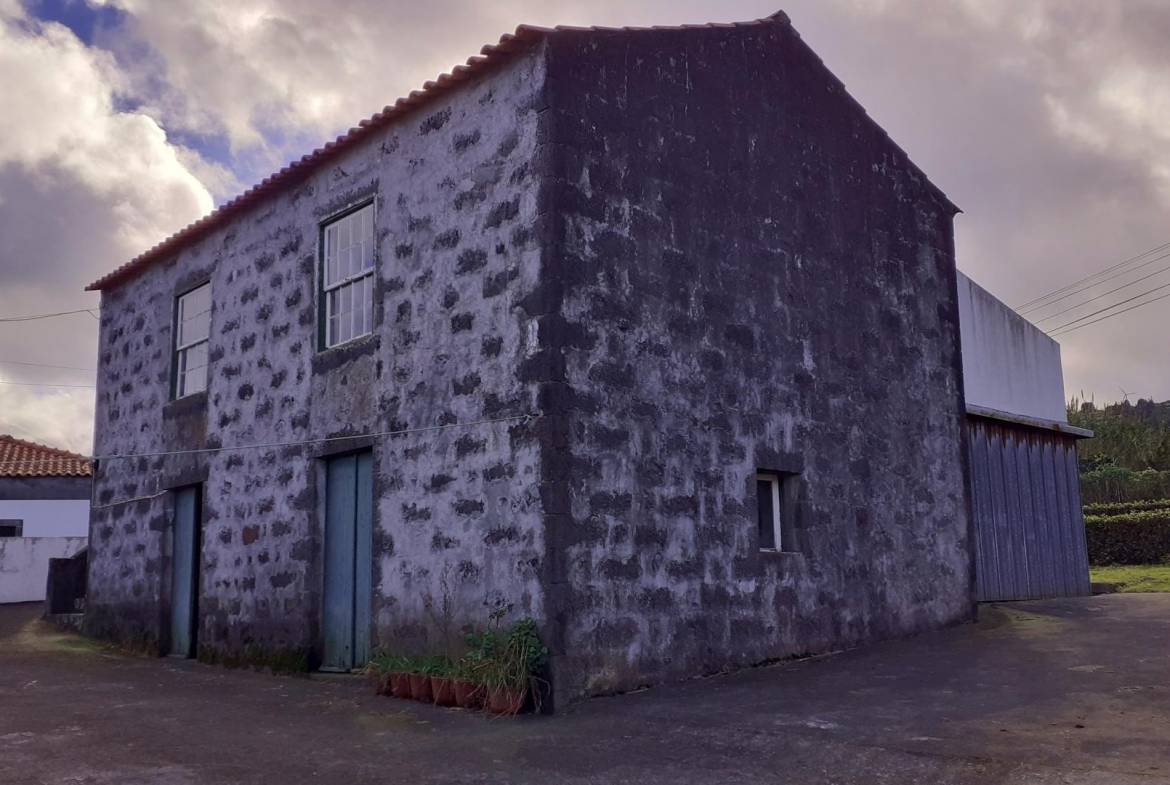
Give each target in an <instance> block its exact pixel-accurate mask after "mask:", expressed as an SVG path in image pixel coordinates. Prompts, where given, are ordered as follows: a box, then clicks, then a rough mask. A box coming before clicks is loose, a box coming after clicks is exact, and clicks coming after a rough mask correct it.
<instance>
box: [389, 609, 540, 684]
mask: <svg viewBox="0 0 1170 785" xmlns="http://www.w3.org/2000/svg"><path fill="white" fill-rule="evenodd" d="M509 610H510V608H509V607H502V608H498V609H496V610H495V611H493V612H492V613H491V615H490V616H489V621H488V626H487V628H486V629H484V630H481V631H476V632H471V633H468V634H467V635H466V637H465V640H464V642H465V644H466V651H465V653H464V654H463V655H462V656H460V657H448V656H444V655H423V656H413V657H410V656H402V655H396V654H391V653H389V652H379V653H377V654H375V655H374V656H373V657H371V658H370V663H369V665H368V666H367V667H368V669H369V670H370V671H371V672H374V673H424V674H427V675H429V676H446V677H450V678H454V679H461V680H466V681H471V682H475V683H477V684H482V685H484V686H486V687H489V688H505V689H512V690H525V689H530V690H531V691H532V692H533V694H534V695H538V694H539V690H537V689H536V688H537V686H538V683H539V674H540V673H541V671H543V669H544V666H545V663H546V662H547V660H548V649H547V648H545V646H544V644H542V643H541V642H540V636H539V634H538V633H537V630H536V622H535V621H534V620H532V619H528V618H525V619H521V620H519V621H517V622H515V623H514V624H512V625H510V626H509V627H507V628H501V621H502V620H503V617H504V616H505V615H506V614H507V613H508V611H509Z"/></svg>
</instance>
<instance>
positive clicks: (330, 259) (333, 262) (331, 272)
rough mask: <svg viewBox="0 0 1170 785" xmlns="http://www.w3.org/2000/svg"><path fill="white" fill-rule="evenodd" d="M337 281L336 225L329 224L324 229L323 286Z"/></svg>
mask: <svg viewBox="0 0 1170 785" xmlns="http://www.w3.org/2000/svg"><path fill="white" fill-rule="evenodd" d="M337 279H338V269H337V224H330V225H329V226H326V227H325V285H326V286H329V285H330V284H332V283H333V282H334V281H336V280H337Z"/></svg>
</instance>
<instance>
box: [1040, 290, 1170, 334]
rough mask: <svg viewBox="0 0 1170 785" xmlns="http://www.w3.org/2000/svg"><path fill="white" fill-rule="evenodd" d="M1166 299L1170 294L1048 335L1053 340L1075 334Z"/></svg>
mask: <svg viewBox="0 0 1170 785" xmlns="http://www.w3.org/2000/svg"><path fill="white" fill-rule="evenodd" d="M1147 294H1149V292H1147ZM1168 297H1170V294H1164V295H1162V296H1161V297H1155V298H1154V299H1153V300H1146V301H1145V302H1144V303H1138V304H1137V305H1131V306H1130V307H1128V308H1122V309H1121V310H1120V311H1117V312H1116V313H1111V314H1109V315H1107V316H1102V317H1101V318H1100V319H1094V320H1093V321H1091V322H1086V323H1085V324H1079V325H1077V326H1076V327H1072V328H1070V329H1068V330H1065V331H1064V332H1061V333H1049V335H1050V336H1051V337H1053V338H1055V337H1056V336H1057V335H1068V334H1069V333H1071V332H1076V331H1077V330H1079V329H1081V328H1082V327H1088V326H1089V325H1092V324H1096V323H1097V322H1103V321H1105V320H1106V319H1112V318H1113V317H1114V316H1120V315H1121V314H1123V313H1126V312H1127V311H1133V310H1136V309H1138V308H1141V307H1142V306H1143V305H1149V304H1150V303H1156V302H1158V301H1159V300H1165V299H1166V298H1168Z"/></svg>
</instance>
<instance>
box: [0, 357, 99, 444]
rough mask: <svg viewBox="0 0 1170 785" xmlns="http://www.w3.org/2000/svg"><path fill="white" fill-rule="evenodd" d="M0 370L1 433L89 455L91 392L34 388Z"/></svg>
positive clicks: (91, 431) (92, 397) (92, 403)
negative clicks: (17, 383)
mask: <svg viewBox="0 0 1170 785" xmlns="http://www.w3.org/2000/svg"><path fill="white" fill-rule="evenodd" d="M10 377H15V374H8V373H6V372H3V371H0V412H3V413H4V415H3V417H0V433H5V432H7V433H10V434H11V435H13V436H16V437H18V438H21V439H29V440H31V441H36V442H41V443H42V444H50V445H52V446H54V447H62V448H64V449H66V450H72V451H73V452H79V453H81V454H83V455H89V454H90V452H91V451H92V449H93V409H94V391H93V390H85V389H68V388H57V389H53V388H47V389H42V388H34V387H24V386H20V385H15V384H5V383H3V382H8V381H12V380H13V379H12V378H10Z"/></svg>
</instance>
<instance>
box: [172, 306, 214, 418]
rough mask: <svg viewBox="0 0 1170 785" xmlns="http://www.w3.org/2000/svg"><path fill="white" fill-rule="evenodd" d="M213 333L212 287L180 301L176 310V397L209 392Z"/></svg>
mask: <svg viewBox="0 0 1170 785" xmlns="http://www.w3.org/2000/svg"><path fill="white" fill-rule="evenodd" d="M210 334H211V284H209V283H205V284H203V285H202V286H200V287H198V288H196V289H192V290H191V291H189V292H187V293H186V294H184V295H181V296H180V297H179V299H178V303H177V305H176V310H175V397H176V398H183V397H185V396H187V395H191V394H193V393H197V392H201V391H203V390H206V389H207V340H208V337H209V336H210Z"/></svg>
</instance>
